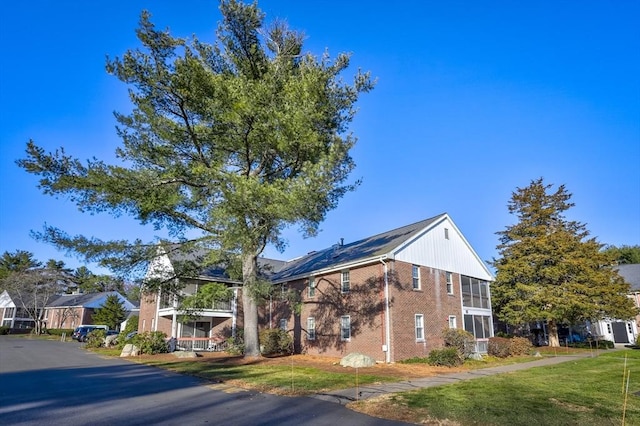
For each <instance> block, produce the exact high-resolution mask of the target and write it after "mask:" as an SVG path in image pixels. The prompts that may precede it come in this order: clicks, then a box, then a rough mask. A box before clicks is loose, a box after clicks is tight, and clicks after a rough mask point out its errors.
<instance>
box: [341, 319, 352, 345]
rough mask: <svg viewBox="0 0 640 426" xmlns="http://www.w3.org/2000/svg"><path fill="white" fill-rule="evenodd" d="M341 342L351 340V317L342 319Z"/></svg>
mask: <svg viewBox="0 0 640 426" xmlns="http://www.w3.org/2000/svg"><path fill="white" fill-rule="evenodd" d="M340 340H351V317H350V316H349V315H344V316H342V317H340Z"/></svg>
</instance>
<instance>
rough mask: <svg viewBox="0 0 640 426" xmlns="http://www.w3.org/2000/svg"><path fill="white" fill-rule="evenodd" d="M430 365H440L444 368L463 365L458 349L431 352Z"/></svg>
mask: <svg viewBox="0 0 640 426" xmlns="http://www.w3.org/2000/svg"><path fill="white" fill-rule="evenodd" d="M428 360H429V361H428V362H429V365H439V366H444V367H456V366H458V365H462V363H463V360H462V359H461V358H460V354H459V353H458V349H456V348H454V347H448V348H442V349H434V350H432V351H431V352H429V358H428Z"/></svg>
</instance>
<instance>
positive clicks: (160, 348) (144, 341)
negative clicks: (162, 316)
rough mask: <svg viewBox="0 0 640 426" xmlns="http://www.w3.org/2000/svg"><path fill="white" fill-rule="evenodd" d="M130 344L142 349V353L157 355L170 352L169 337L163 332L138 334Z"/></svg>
mask: <svg viewBox="0 0 640 426" xmlns="http://www.w3.org/2000/svg"><path fill="white" fill-rule="evenodd" d="M130 342H131V343H132V344H134V345H136V346H137V347H138V348H140V353H142V354H147V355H155V354H162V353H167V352H169V345H168V344H167V335H166V334H165V333H163V332H161V331H145V332H144V333H142V334H136V335H135V336H134V337H133V338H131V339H130Z"/></svg>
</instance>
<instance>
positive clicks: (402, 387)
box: [311, 348, 618, 405]
mask: <svg viewBox="0 0 640 426" xmlns="http://www.w3.org/2000/svg"><path fill="white" fill-rule="evenodd" d="M616 349H618V348H616ZM616 349H612V350H616ZM612 350H609V351H612ZM592 356H597V355H596V354H595V353H593V354H592V353H591V352H583V353H579V354H572V355H558V356H548V357H544V358H541V359H539V360H536V361H531V362H523V363H520V364H509V365H501V366H498V367H489V368H482V369H478V370H471V371H465V372H461V373H448V374H442V375H438V376H431V377H424V378H418V379H412V380H405V381H401V382H394V383H382V384H378V385H364V386H360V387H358V388H357V389H356V388H349V389H339V390H335V391H330V392H327V393H322V394H316V395H312V396H311V398H317V399H321V400H323V401H329V402H334V403H338V404H340V405H345V404H348V403H349V402H353V401H356V400H360V399H368V398H375V397H377V396H380V395H384V394H388V393H395V392H407V391H412V390H417V389H422V388H430V387H434V386H443V385H450V384H453V383H457V382H460V381H462V380H471V379H477V378H481V377H487V376H493V375H495V374H502V373H510V372H512V371H518V370H526V369H528V368H533V367H543V366H545V365H553V364H560V363H562V362H568V361H572V360H576V359H580V358H591V357H592Z"/></svg>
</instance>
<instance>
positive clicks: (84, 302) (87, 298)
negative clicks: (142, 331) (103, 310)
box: [46, 291, 135, 310]
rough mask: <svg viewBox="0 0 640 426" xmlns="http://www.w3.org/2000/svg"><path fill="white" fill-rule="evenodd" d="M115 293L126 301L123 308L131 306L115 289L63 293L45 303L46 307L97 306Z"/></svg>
mask: <svg viewBox="0 0 640 426" xmlns="http://www.w3.org/2000/svg"><path fill="white" fill-rule="evenodd" d="M113 294H115V295H117V296H118V297H119V298H120V300H122V301H123V302H126V303H128V304H129V305H130V306H129V305H127V306H125V309H127V310H129V309H131V308H133V307H134V306H135V305H133V304H132V303H131V302H129V301H128V300H127V299H126V298H125V297H124V296H122V295H121V294H120V293H118V292H117V291H103V292H100V293H87V294H63V295H60V296H58V297H57V298H56V299H54V300H52V301H51V302H49V303H48V304H47V306H46V307H47V308H68V307H84V308H98V307H100V306H101V305H102V304H103V303H104V301H105V300H106V298H107V297H108V296H111V295H113Z"/></svg>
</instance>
